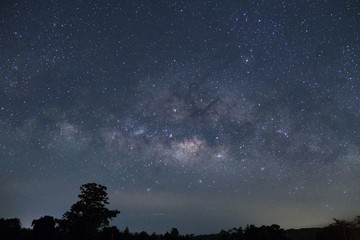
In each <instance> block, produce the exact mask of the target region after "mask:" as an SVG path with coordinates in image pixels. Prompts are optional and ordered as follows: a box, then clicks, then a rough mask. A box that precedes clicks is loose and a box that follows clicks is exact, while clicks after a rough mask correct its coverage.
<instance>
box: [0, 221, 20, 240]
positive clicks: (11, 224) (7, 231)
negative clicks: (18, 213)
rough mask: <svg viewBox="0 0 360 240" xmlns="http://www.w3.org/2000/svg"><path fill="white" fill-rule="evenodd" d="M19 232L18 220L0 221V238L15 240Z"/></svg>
mask: <svg viewBox="0 0 360 240" xmlns="http://www.w3.org/2000/svg"><path fill="white" fill-rule="evenodd" d="M20 230H21V223H20V219H18V218H10V219H4V218H1V219H0V238H1V239H4V240H7V239H9V240H13V239H16V238H17V236H18V235H19V233H20Z"/></svg>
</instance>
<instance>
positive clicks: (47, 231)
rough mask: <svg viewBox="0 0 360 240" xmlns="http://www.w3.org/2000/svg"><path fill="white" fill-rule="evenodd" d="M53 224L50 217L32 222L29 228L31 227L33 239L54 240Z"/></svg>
mask: <svg viewBox="0 0 360 240" xmlns="http://www.w3.org/2000/svg"><path fill="white" fill-rule="evenodd" d="M55 224H56V222H55V219H54V218H53V217H51V216H44V217H41V218H39V219H36V220H33V221H32V223H31V226H32V227H33V231H34V236H35V239H38V240H42V239H44V240H45V239H54V238H55Z"/></svg>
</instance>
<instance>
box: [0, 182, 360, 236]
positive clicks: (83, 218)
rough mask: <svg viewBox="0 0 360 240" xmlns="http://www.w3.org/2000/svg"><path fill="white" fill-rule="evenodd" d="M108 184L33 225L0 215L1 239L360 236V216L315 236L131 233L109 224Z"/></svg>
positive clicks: (249, 229)
mask: <svg viewBox="0 0 360 240" xmlns="http://www.w3.org/2000/svg"><path fill="white" fill-rule="evenodd" d="M106 190H107V188H106V187H105V186H102V185H100V184H96V183H87V184H84V185H82V186H81V187H80V194H79V195H78V198H79V200H78V201H77V202H76V203H75V204H73V205H72V206H71V208H70V210H69V211H67V212H65V213H64V214H63V217H62V218H61V219H55V218H54V217H52V216H44V217H41V218H39V219H35V220H33V221H32V224H31V225H32V229H31V228H30V229H28V228H22V227H21V223H20V220H19V219H18V218H12V219H4V218H1V219H0V239H3V240H75V239H76V240H190V239H191V240H291V239H308V240H311V239H313V240H360V216H358V217H356V218H355V219H354V220H353V221H345V220H338V219H334V223H332V224H330V225H329V226H327V227H325V228H323V229H321V231H318V232H317V233H316V235H315V237H311V239H310V238H309V237H307V238H302V237H304V236H301V234H300V235H299V236H296V235H295V236H296V237H294V235H292V237H289V236H288V234H287V231H285V230H284V229H282V228H280V226H279V225H276V224H273V225H271V226H261V227H256V226H254V225H248V226H246V228H245V229H242V228H241V227H239V228H232V229H229V230H227V231H225V230H221V231H220V232H219V233H218V234H215V235H205V236H201V237H199V236H194V235H192V234H191V235H181V234H180V233H179V231H178V230H177V229H176V228H172V229H171V231H170V232H166V233H165V234H156V233H152V234H151V235H149V234H148V233H146V232H144V231H142V232H140V233H130V231H129V229H128V228H127V227H126V228H125V230H124V231H120V230H119V229H118V228H117V227H116V226H111V227H109V223H110V221H111V220H112V219H113V218H115V217H116V216H117V215H118V214H119V213H120V211H119V210H109V209H108V208H107V207H106V205H108V204H109V198H108V196H107V192H106Z"/></svg>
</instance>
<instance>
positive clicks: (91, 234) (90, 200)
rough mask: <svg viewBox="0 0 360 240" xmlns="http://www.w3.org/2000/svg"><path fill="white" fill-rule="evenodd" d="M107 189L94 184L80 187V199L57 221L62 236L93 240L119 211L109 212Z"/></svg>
mask: <svg viewBox="0 0 360 240" xmlns="http://www.w3.org/2000/svg"><path fill="white" fill-rule="evenodd" d="M106 190H107V188H106V187H105V186H102V185H100V184H96V183H87V184H84V185H82V186H81V187H80V191H81V193H80V194H79V195H78V198H79V199H80V200H79V201H77V202H76V203H75V204H73V205H72V206H71V208H70V211H67V212H66V213H64V215H63V218H62V219H61V220H59V221H58V222H59V227H60V230H61V231H62V233H63V234H65V235H67V236H68V237H69V238H72V239H94V238H96V236H97V235H98V231H99V230H100V229H101V228H104V227H106V226H108V225H109V221H110V220H111V219H112V218H114V217H116V216H117V215H118V214H119V213H120V211H118V210H109V209H107V208H106V205H107V204H109V198H108V196H107V192H106Z"/></svg>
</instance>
